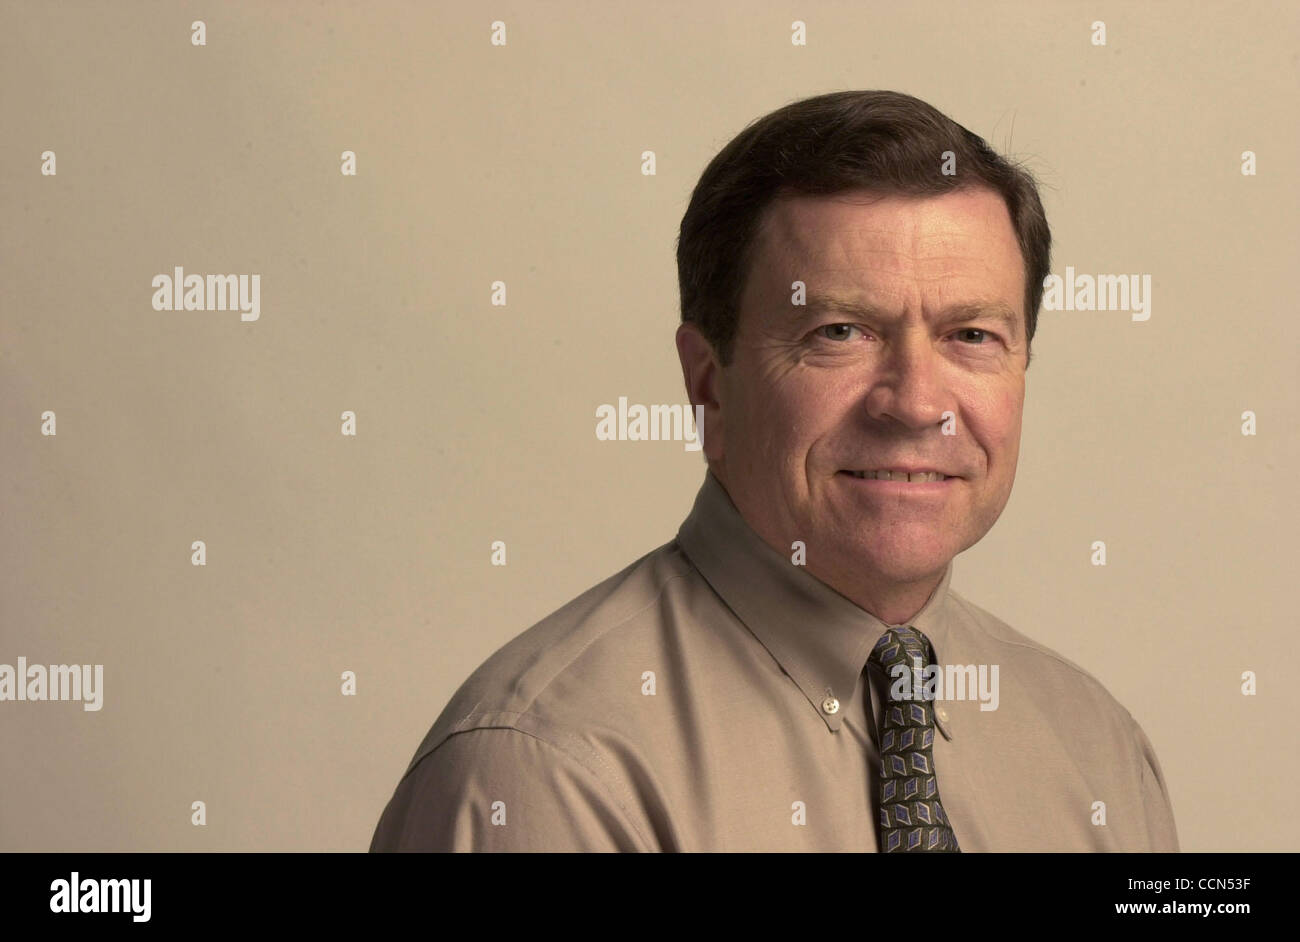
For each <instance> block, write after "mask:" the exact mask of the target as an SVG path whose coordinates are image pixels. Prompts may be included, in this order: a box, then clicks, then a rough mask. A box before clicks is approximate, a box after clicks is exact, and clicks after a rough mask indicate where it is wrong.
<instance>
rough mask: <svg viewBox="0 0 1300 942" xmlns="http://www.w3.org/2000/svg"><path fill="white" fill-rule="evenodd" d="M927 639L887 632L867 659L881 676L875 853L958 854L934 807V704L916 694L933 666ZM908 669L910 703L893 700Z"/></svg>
mask: <svg viewBox="0 0 1300 942" xmlns="http://www.w3.org/2000/svg"><path fill="white" fill-rule="evenodd" d="M933 650H934V649H933V647H932V646H931V645H930V639H929V638H927V637H926V636H925V635H924V634H922V633H921V632H919V631H917V630H916V629H915V628H913V627H912V626H911V625H903V626H902V627H899V628H890V629H889V630H887V631H886V632H885V633H884V634H883V635H881V636H880V640H879V641H878V642H876V646H875V648H873V649H872V651H871V657H870V659H869V661H870V662H871V663H873V664H876V665H878V666H879V667H881V668H882V669H883V670H884V672H885V678H886V684H887V688H886V692H885V699H886V701H887V702H886V704H885V728H884V730H883V732H882V733H881V737H880V776H881V778H880V849H881V850H882V851H884V852H885V853H887V854H888V853H906V852H908V851H926V852H931V851H938V852H950V853H960V851H961V848H960V847H958V846H957V836H956V835H955V834H953V832H952V828H951V827H950V826H949V824H948V816H947V815H945V814H944V813H943V806H942V805H941V804H939V783H938V782H937V781H936V780H935V771H934V705H933V704H932V703H931V702H930V701H929V700H927V699H924V698H923V697H922V696H921V692H922V688H923V678H922V676H921V671H922V670H923V669H924V668H925V667H926V666H927V665H929V664H932V663H934V657H933V654H932V652H933ZM896 664H904V665H906V666H907V667H909V668H911V670H912V691H911V692H912V696H913V699H911V700H907V699H899V700H896V699H894V696H893V694H894V686H895V682H896V680H897V679H898V677H899V676H901V672H895V671H894V670H893V668H894V665H896Z"/></svg>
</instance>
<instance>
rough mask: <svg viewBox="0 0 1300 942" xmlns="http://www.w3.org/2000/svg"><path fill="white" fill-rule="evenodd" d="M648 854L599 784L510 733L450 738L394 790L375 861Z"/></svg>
mask: <svg viewBox="0 0 1300 942" xmlns="http://www.w3.org/2000/svg"><path fill="white" fill-rule="evenodd" d="M648 849H651V848H650V847H649V843H648V841H647V840H646V838H645V837H644V836H643V835H642V833H641V832H640V831H639V830H638V829H637V827H636V826H635V825H634V824H632V822H631V820H630V818H629V816H628V815H627V814H626V812H625V810H624V809H623V807H622V806H621V805H620V803H619V802H618V801H617V800H616V799H615V798H614V797H613V796H612V795H611V794H610V791H609V790H608V789H607V788H606V786H605V785H604V783H603V782H602V781H601V780H600V779H599V778H598V777H597V776H596V775H595V774H594V773H593V772H592V771H591V770H590V769H588V768H587V767H586V766H585V765H584V764H583V763H581V762H579V761H578V760H576V759H575V758H573V757H572V756H570V755H569V754H568V753H566V752H565V751H563V750H562V749H560V748H558V747H557V746H554V745H552V744H550V743H548V742H546V741H545V740H542V739H539V738H537V737H536V736H533V735H531V734H530V733H525V732H523V731H521V730H517V729H509V728H499V727H490V728H482V729H472V730H467V731H464V732H460V733H456V734H454V735H452V736H450V737H449V738H448V739H446V740H445V741H444V742H442V743H441V744H439V745H438V747H437V748H435V749H434V750H433V751H432V752H430V753H429V754H428V755H426V756H424V757H423V758H422V759H421V760H420V761H419V762H418V763H417V764H416V766H415V768H414V769H412V770H411V771H410V772H409V773H408V774H407V775H406V776H405V777H404V778H403V779H402V781H401V782H400V783H399V784H398V786H397V790H396V791H395V792H394V794H393V798H392V800H391V801H389V803H388V807H387V808H385V809H384V813H383V816H382V817H381V818H380V820H379V825H378V827H377V828H376V829H375V834H374V838H373V840H372V841H371V844H370V850H371V851H372V852H377V851H439V852H462V851H467V852H481V851H482V852H530V853H540V852H578V851H582V852H631V851H641V850H648Z"/></svg>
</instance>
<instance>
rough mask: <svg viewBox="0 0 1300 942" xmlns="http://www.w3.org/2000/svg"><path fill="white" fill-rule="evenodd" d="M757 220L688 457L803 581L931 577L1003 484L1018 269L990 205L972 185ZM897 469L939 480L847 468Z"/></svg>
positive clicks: (841, 200)
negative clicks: (750, 260) (787, 557)
mask: <svg viewBox="0 0 1300 942" xmlns="http://www.w3.org/2000/svg"><path fill="white" fill-rule="evenodd" d="M769 212H770V214H769V215H768V217H767V219H766V225H765V226H764V227H763V230H762V232H761V233H760V235H759V238H758V241H757V243H756V245H755V250H756V251H755V256H754V265H753V268H752V270H751V272H750V277H749V280H748V282H747V285H746V290H745V293H744V296H743V299H742V304H741V312H740V326H739V331H738V334H737V338H736V345H735V356H734V360H733V362H732V364H731V366H729V367H727V368H726V369H724V370H723V371H722V375H721V377H720V386H719V388H718V399H719V401H720V404H719V406H718V410H717V412H716V413H715V417H714V422H715V423H716V424H713V425H711V426H709V427H708V431H709V433H710V434H709V435H706V436H705V442H704V444H705V449H706V454H708V456H709V457H710V459H711V460H712V465H713V467H714V469H715V473H717V474H718V476H719V477H720V478H722V481H723V483H724V485H725V486H726V488H727V491H728V493H729V494H730V496H731V498H732V500H733V502H735V504H736V506H737V508H738V509H739V510H740V512H741V514H742V515H743V516H744V517H745V519H746V520H747V521H748V522H749V524H750V526H751V527H753V528H754V529H755V530H756V531H757V532H758V533H759V535H760V536H762V537H763V539H764V540H765V541H766V542H767V543H769V544H770V545H773V546H774V547H777V548H778V549H779V550H782V551H784V552H785V553H786V554H789V553H790V552H791V549H790V545H791V543H792V542H793V541H794V540H803V541H804V542H805V544H806V545H807V548H808V566H809V568H810V569H811V570H812V571H814V573H816V572H818V571H821V572H825V573H828V574H833V575H835V576H836V577H838V578H839V579H844V580H850V581H852V580H853V579H855V578H866V579H868V581H879V582H883V583H886V584H905V583H913V582H917V581H923V580H926V579H929V578H932V577H933V576H934V574H935V573H936V572H938V571H941V570H942V569H943V568H944V567H945V566H946V565H947V563H948V561H949V560H951V559H952V557H953V556H955V555H956V554H957V553H960V552H961V551H962V550H964V549H966V548H968V547H970V546H972V545H973V544H975V543H976V542H978V541H979V539H980V538H981V537H983V536H984V534H985V533H987V532H988V531H989V529H990V528H991V527H992V526H993V524H994V522H995V521H996V520H997V518H998V516H999V515H1000V514H1001V513H1002V509H1003V508H1004V507H1005V506H1006V503H1007V499H1008V498H1009V497H1010V494H1011V485H1012V482H1013V481H1014V479H1015V471H1016V461H1017V458H1018V456H1019V451H1020V417H1021V409H1022V406H1023V403H1024V388H1025V368H1026V338H1025V328H1024V300H1023V298H1024V289H1025V269H1024V263H1023V260H1022V258H1021V255H1020V250H1019V247H1018V245H1017V243H1016V238H1015V233H1014V231H1013V229H1012V225H1011V219H1010V216H1009V214H1008V212H1007V209H1006V205H1005V204H1004V202H1003V201H1002V199H1001V197H999V196H998V195H997V194H996V193H994V192H993V191H990V190H985V189H976V190H968V191H959V192H953V193H949V194H946V195H943V196H939V197H927V198H920V199H918V198H911V197H901V196H886V197H881V196H879V195H870V194H866V193H862V192H857V191H854V192H852V193H844V194H836V195H833V196H824V197H800V198H795V199H788V200H782V201H779V202H777V203H776V204H774V205H773V207H772V208H771V209H770V211H769ZM795 281H802V282H804V283H805V285H806V286H807V304H806V305H804V306H800V305H796V304H794V303H792V296H793V294H794V289H792V287H791V284H792V283H793V282H795ZM819 298H830V299H833V300H835V301H839V302H843V304H844V305H859V306H861V307H862V308H863V310H862V311H859V312H855V311H850V310H849V309H848V308H846V307H844V306H843V305H841V306H840V307H839V308H838V309H834V308H826V307H823V306H819V305H818V303H817V300H818V299H819ZM999 308H1001V309H1002V310H1003V311H1005V312H1006V313H1007V315H1008V319H1006V320H1003V319H1000V318H999V316H998V313H997V312H998V309H999ZM945 413H950V414H951V415H950V416H949V420H948V421H947V422H946V423H945V418H944V414H945ZM945 424H947V425H948V426H949V427H950V428H951V431H952V433H953V434H951V435H945V434H944V427H945ZM719 433H720V435H719ZM711 436H712V439H713V440H712V441H711V440H710V437H711ZM719 438H720V439H721V440H720V441H719V440H718V439H719ZM898 467H921V468H930V469H934V470H937V471H941V472H943V473H945V474H947V475H949V478H948V479H947V480H946V481H943V482H941V483H910V482H908V481H901V482H898V481H888V482H886V481H878V480H865V479H861V478H859V477H856V476H855V475H854V472H860V471H864V470H873V469H889V468H898Z"/></svg>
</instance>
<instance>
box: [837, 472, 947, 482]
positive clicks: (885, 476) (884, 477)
mask: <svg viewBox="0 0 1300 942" xmlns="http://www.w3.org/2000/svg"><path fill="white" fill-rule="evenodd" d="M849 474H851V475H853V476H854V477H855V478H874V479H875V480H877V481H943V480H946V479H947V478H946V477H945V476H944V475H942V474H940V473H939V472H938V471H918V472H917V473H916V474H908V473H907V472H906V471H850V472H849Z"/></svg>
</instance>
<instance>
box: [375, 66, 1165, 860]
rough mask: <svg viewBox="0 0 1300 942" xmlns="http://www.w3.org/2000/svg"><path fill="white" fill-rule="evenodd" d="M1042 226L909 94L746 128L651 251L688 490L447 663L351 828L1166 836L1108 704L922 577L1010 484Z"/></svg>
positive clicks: (858, 845) (644, 834) (881, 836)
mask: <svg viewBox="0 0 1300 942" xmlns="http://www.w3.org/2000/svg"><path fill="white" fill-rule="evenodd" d="M1050 242H1051V236H1050V232H1049V229H1048V226H1047V223H1046V220H1045V219H1044V217H1043V210H1042V206H1041V203H1040V202H1039V199H1038V195H1037V191H1036V188H1035V186H1034V183H1033V180H1032V178H1031V177H1029V176H1028V175H1027V174H1025V173H1024V172H1022V171H1020V170H1019V169H1017V168H1015V167H1013V166H1011V165H1010V164H1008V163H1007V162H1005V161H1004V160H1003V159H1002V158H1000V157H999V156H997V155H996V154H995V153H993V152H992V151H991V150H990V149H989V147H988V146H987V145H986V144H985V143H984V141H982V140H981V139H980V138H978V137H976V136H975V135H973V134H971V133H970V132H969V131H966V130H965V129H963V128H961V127H960V126H959V125H956V124H954V123H953V122H952V121H951V120H949V119H948V118H946V117H945V116H944V115H942V114H941V113H939V112H938V111H936V110H935V109H934V108H932V107H931V106H929V105H927V104H925V103H924V102H921V101H918V100H917V99H915V98H912V97H910V96H906V95H901V94H896V93H892V92H843V93H836V94H830V95H823V96H819V97H816V98H812V99H808V100H805V101H801V102H796V103H794V104H792V105H789V106H787V107H785V108H782V109H780V110H778V111H776V112H774V113H772V114H770V115H768V116H766V117H765V118H763V119H761V120H759V121H758V122H756V123H754V124H753V125H751V126H750V127H748V128H747V129H745V131H743V132H742V133H741V134H740V135H739V136H738V137H737V138H736V139H735V140H733V141H732V142H731V143H730V144H729V145H728V146H727V147H726V148H724V149H723V150H722V152H721V153H719V154H718V156H717V157H716V158H715V159H714V160H713V161H712V162H711V164H710V165H709V167H708V168H707V169H706V170H705V172H704V175H703V176H702V178H701V180H700V182H699V184H698V186H697V187H696V189H695V192H694V194H693V197H692V200H691V203H690V206H689V208H688V209H687V212H686V215H685V217H684V218H683V221H682V227H681V235H680V240H679V243H678V252H677V258H678V269H679V275H680V285H681V298H682V319H683V323H682V325H681V326H680V328H679V329H678V332H677V350H678V354H679V357H680V360H681V364H682V371H683V375H684V378H685V381H686V387H687V390H688V392H689V395H690V399H691V402H692V403H693V404H695V405H697V406H702V407H703V430H702V432H703V450H704V454H705V456H706V457H707V460H708V471H707V472H706V474H705V480H704V484H703V486H702V488H701V489H700V492H699V495H698V496H697V498H696V501H695V505H694V508H693V509H692V511H691V513H690V515H689V516H688V517H687V519H686V521H685V522H684V523H683V524H682V526H681V529H680V530H679V531H678V534H677V538H676V539H675V540H673V541H672V542H670V543H667V544H666V545H664V546H661V547H659V548H658V549H656V550H655V551H653V552H651V553H649V554H648V555H646V556H645V557H643V558H642V559H640V560H638V561H637V562H635V563H633V564H632V565H630V566H629V567H627V568H626V569H624V570H623V571H622V572H620V573H618V574H617V575H615V576H613V577H611V578H609V579H607V580H606V581H604V582H602V583H601V584H599V585H597V586H596V587H594V588H592V589H590V590H589V591H588V592H586V593H585V594H583V595H582V596H580V597H579V598H577V599H575V600H573V601H572V602H570V603H569V604H568V605H566V606H564V607H563V608H561V609H560V610H559V611H557V612H555V613H554V614H552V615H551V616H549V617H548V618H546V619H544V620H543V621H542V622H540V623H539V624H537V625H536V626H534V627H533V628H531V629H530V630H528V631H526V632H525V633H523V634H522V635H520V636H519V637H517V638H515V639H514V640H513V641H511V642H510V643H508V644H507V645H505V646H504V647H503V648H501V649H500V650H499V651H497V652H496V653H495V654H494V655H493V656H492V657H491V658H489V659H488V660H487V661H486V662H485V663H484V664H483V665H482V666H481V667H480V668H479V669H478V670H477V671H476V672H475V673H474V674H473V675H472V676H471V677H470V678H469V679H468V680H467V681H466V682H465V684H464V685H463V686H462V687H461V688H460V690H458V691H457V693H456V694H455V695H454V696H453V698H452V699H451V702H450V703H449V704H448V706H447V707H446V709H445V710H444V711H443V713H442V715H441V716H440V717H439V719H438V720H437V722H436V723H435V724H434V726H433V729H432V731H431V732H430V733H429V735H428V737H427V738H426V739H425V741H424V743H423V744H422V745H421V747H420V748H419V750H418V751H417V753H416V755H415V758H414V760H413V761H412V762H411V764H410V767H409V769H408V771H407V773H406V775H405V777H404V778H403V779H402V780H401V782H400V783H399V785H398V787H397V790H396V793H395V794H394V796H393V798H392V800H391V801H390V802H389V804H388V807H387V809H386V810H385V812H384V814H383V816H382V818H381V820H380V822H379V826H378V828H377V830H376V832H375V835H374V840H373V842H372V845H371V849H372V850H417V849H419V850H523V851H559V850H584V851H592V850H598V851H615V850H618V851H624V850H626V851H633V850H636V851H760V850H768V851H873V850H883V851H888V852H896V851H902V852H907V851H966V852H971V851H1040V850H1054V851H1056V850H1059V851H1073V850H1098V851H1102V850H1107V851H1108V850H1118V851H1163V850H1177V848H1178V843H1177V836H1176V832H1175V828H1174V821H1173V813H1172V810H1171V807H1170V802H1169V797H1168V793H1167V791H1166V788H1165V784H1164V780H1163V777H1162V774H1161V770H1160V766H1159V764H1158V762H1157V760H1156V756H1155V753H1154V751H1153V749H1152V747H1151V744H1150V742H1149V741H1148V740H1147V737H1146V736H1145V735H1144V733H1143V731H1142V729H1141V728H1140V727H1139V725H1138V724H1137V723H1136V722H1135V721H1134V719H1133V717H1132V716H1131V715H1130V714H1129V713H1128V712H1127V711H1126V710H1125V709H1124V708H1123V707H1122V706H1121V705H1120V704H1119V703H1118V702H1116V701H1115V700H1114V698H1112V697H1111V696H1110V694H1109V693H1107V692H1106V690H1105V689H1104V688H1103V687H1102V685H1101V684H1100V683H1098V682H1097V681H1096V680H1095V679H1093V678H1092V677H1091V676H1090V675H1089V674H1087V673H1086V672H1084V671H1083V670H1081V669H1080V668H1079V667H1077V666H1075V665H1074V664H1072V663H1071V662H1069V661H1067V660H1065V659H1064V658H1062V657H1060V656H1059V655H1057V654H1055V653H1054V652H1052V651H1050V650H1048V649H1047V648H1045V647H1043V646H1042V645H1040V644H1037V643H1036V642H1034V641H1032V640H1031V639H1029V638H1028V637H1026V636H1025V635H1023V634H1020V633H1019V632H1017V631H1015V630H1013V629H1012V628H1010V627H1009V626H1007V625H1006V624H1004V623H1003V622H1001V621H1000V620H998V619H997V618H995V617H994V616H993V615H991V614H989V613H988V612H986V611H984V610H983V609H980V608H978V607H976V606H975V605H973V604H971V603H970V602H968V601H967V600H966V599H964V598H963V597H962V596H960V595H958V594H957V593H956V592H955V591H953V590H952V589H951V588H950V584H949V583H950V580H951V577H952V559H953V557H954V556H956V554H958V553H960V552H961V551H962V550H965V549H967V548H968V547H970V546H972V545H974V544H975V543H976V542H978V541H979V540H980V538H981V537H983V536H984V534H985V533H987V532H988V531H989V529H990V528H991V527H992V526H993V524H994V522H995V521H996V520H997V519H998V516H999V515H1000V514H1001V513H1002V509H1003V507H1005V506H1006V502H1007V499H1008V497H1009V496H1010V493H1011V486H1012V482H1013V480H1014V477H1015V469H1016V461H1017V458H1018V455H1019V444H1020V421H1021V409H1022V405H1023V400H1024V389H1025V384H1024V379H1025V371H1026V369H1027V368H1028V365H1029V359H1030V341H1031V340H1032V339H1033V334H1034V329H1035V326H1036V322H1037V310H1038V306H1039V301H1040V299H1041V294H1042V284H1043V278H1044V276H1045V275H1046V274H1047V272H1048V266H1049V256H1050ZM881 472H890V473H888V474H882V473H881ZM904 472H911V473H910V474H906V473H904ZM936 665H937V667H936ZM957 680H964V681H965V682H966V683H965V684H964V689H962V688H961V687H959V686H958V685H957V683H956V681H957Z"/></svg>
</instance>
